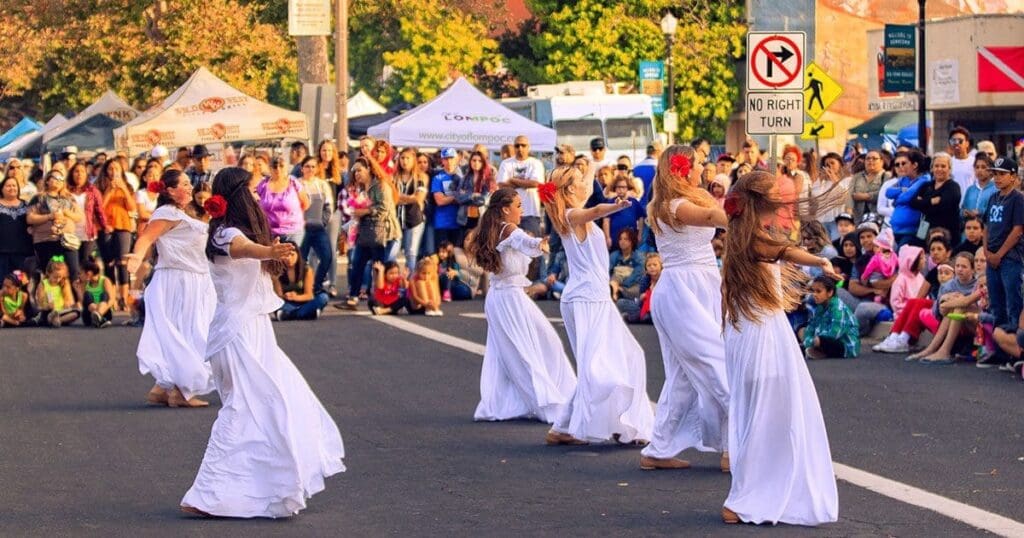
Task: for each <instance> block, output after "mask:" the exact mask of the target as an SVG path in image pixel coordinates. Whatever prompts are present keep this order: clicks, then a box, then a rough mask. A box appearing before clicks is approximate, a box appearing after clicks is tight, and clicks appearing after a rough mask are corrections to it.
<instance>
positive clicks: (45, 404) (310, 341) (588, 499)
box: [0, 301, 1024, 537]
mask: <svg viewBox="0 0 1024 538" xmlns="http://www.w3.org/2000/svg"><path fill="white" fill-rule="evenodd" d="M542 307H543V309H544V310H545V312H546V313H547V314H548V315H549V316H551V317H558V305H557V304H556V303H542ZM482 310H483V303H482V302H481V301H475V302H471V303H462V304H449V305H445V312H446V315H445V316H444V317H441V318H427V317H415V318H412V317H405V318H403V319H404V320H406V321H411V322H413V323H415V324H417V325H419V326H422V327H427V328H431V329H434V330H437V331H441V332H443V333H445V334H448V335H451V337H456V338H460V339H464V340H468V341H471V342H475V343H478V344H483V343H484V342H485V338H486V322H485V321H484V320H483V319H481V318H480V317H479V313H480V312H482ZM274 326H275V329H276V333H277V336H278V340H279V343H280V345H281V347H282V348H283V349H284V350H285V351H286V352H287V353H288V354H289V355H290V356H291V358H292V360H293V361H294V362H295V363H296V364H297V365H298V367H299V369H300V370H301V371H302V372H303V374H304V375H305V376H306V379H307V380H308V381H309V383H310V385H311V386H312V387H313V390H314V392H316V394H317V395H318V396H319V397H320V399H321V401H322V402H323V403H324V405H325V407H326V408H327V410H328V411H329V412H330V413H331V415H332V416H333V417H334V418H335V420H336V421H337V423H338V426H339V428H340V429H341V432H342V436H343V437H344V440H345V444H346V451H347V457H346V461H345V463H346V465H347V466H348V468H349V470H348V471H347V472H345V473H343V474H340V475H337V476H335V477H333V478H331V479H329V480H328V482H327V489H326V491H324V492H322V493H320V494H318V495H316V496H315V497H313V498H312V499H311V500H310V501H309V504H308V508H307V509H306V510H305V511H303V512H302V513H300V514H299V515H298V516H297V517H293V518H289V519H284V520H226V519H214V520H204V519H196V518H191V517H188V516H186V515H184V514H182V513H180V512H179V511H178V503H179V501H180V499H181V496H182V495H183V494H184V492H185V491H186V490H187V489H188V487H189V486H190V485H191V482H192V479H193V478H194V475H195V472H196V469H197V468H198V465H199V462H200V460H201V458H202V455H203V451H204V449H205V446H206V441H207V438H208V436H209V431H210V427H211V425H212V423H213V420H214V418H215V416H216V413H217V403H218V400H217V398H216V396H213V397H212V401H213V403H214V405H212V406H211V407H209V408H206V409H169V408H153V407H147V406H146V405H145V403H144V398H145V394H146V391H147V390H148V389H149V388H150V387H151V386H152V379H150V378H145V377H142V376H141V375H139V373H138V367H137V361H136V359H135V356H134V350H135V345H136V343H137V339H138V335H139V329H130V328H122V327H116V328H110V329H107V330H93V329H85V328H80V327H74V328H64V329H60V330H53V329H21V330H4V331H3V332H2V333H0V338H2V340H0V341H2V342H3V346H2V347H3V355H2V357H3V359H2V363H3V367H4V375H3V377H2V378H0V406H2V409H3V411H2V412H0V432H2V436H0V484H2V486H3V487H0V506H2V507H3V514H2V516H0V534H2V535H3V536H158V535H159V536H166V535H168V534H173V535H177V536H186V535H187V536H243V535H244V536H247V537H255V536H451V535H454V536H468V535H481V536H513V535H524V534H529V535H533V536H568V535H580V536H593V535H611V536H707V535H717V536H751V535H761V534H763V535H772V536H943V537H945V536H979V535H985V534H987V533H986V532H984V531H982V530H979V529H976V528H974V527H972V526H970V525H968V524H965V523H962V522H960V521H957V520H955V519H953V518H951V517H948V515H947V514H944V513H938V512H936V511H934V510H929V509H925V508H920V507H917V506H912V505H910V504H905V503H903V502H900V501H899V500H896V499H894V498H891V497H889V496H885V495H881V494H879V493H875V492H872V491H869V490H868V489H863V488H861V487H859V486H855V485H852V484H850V483H848V482H845V481H840V482H839V496H840V520H839V522H837V523H835V524H832V525H827V526H823V527H819V528H814V529H808V528H801V527H792V526H785V525H779V526H776V527H769V526H759V527H755V526H750V525H743V526H728V527H727V526H725V525H723V524H722V523H721V521H720V519H719V509H720V507H721V505H722V501H723V500H724V498H725V496H726V494H727V492H728V489H729V476H728V475H725V474H722V473H721V472H719V470H718V466H717V462H718V459H717V458H718V457H717V455H712V454H699V453H695V452H694V453H686V454H684V457H686V458H687V459H690V460H691V461H692V462H693V463H694V467H693V468H692V469H689V470H685V471H678V472H676V471H658V472H645V471H641V470H639V468H638V459H639V450H638V449H636V448H625V447H619V446H584V447H571V448H564V447H548V446H545V445H544V443H543V437H544V432H545V431H546V429H547V427H546V425H544V424H541V423H538V422H531V421H513V422H504V423H475V422H473V420H472V414H473V410H474V408H475V406H476V403H477V399H478V396H479V392H478V380H479V367H480V361H481V359H480V356H479V355H477V354H475V353H473V352H471V351H466V350H464V349H460V348H457V347H452V346H449V345H446V344H443V343H440V342H436V341H434V340H430V339H426V338H424V337H422V336H420V335H416V334H412V333H409V332H406V331H402V330H399V329H396V328H394V327H391V326H388V325H385V324H383V323H381V322H379V321H377V320H375V319H372V318H371V317H369V316H364V315H351V314H343V313H340V312H338V311H333V312H329V313H328V315H326V316H325V317H323V318H322V319H320V320H319V321H316V322H287V323H276V324H275V325H274ZM556 328H557V329H558V330H559V332H560V333H562V334H563V337H564V331H563V329H562V327H561V325H560V324H557V323H556ZM632 330H633V331H634V334H635V335H636V336H637V338H638V339H639V341H640V342H641V344H642V345H643V346H644V348H645V350H646V351H647V364H648V379H649V384H648V391H649V393H650V396H651V398H652V399H655V400H656V399H657V396H658V393H659V391H660V389H661V385H662V382H663V380H664V374H663V367H662V362H661V356H660V353H659V350H658V345H657V336H656V333H655V331H654V328H653V327H650V326H634V327H633V328H632ZM810 368H811V373H812V375H813V377H814V380H815V383H816V386H817V389H818V394H819V396H820V399H821V402H822V407H823V411H824V415H825V421H826V425H827V427H828V432H829V438H830V442H831V446H832V456H833V460H834V461H836V462H839V463H842V464H844V465H848V466H851V467H855V468H857V469H860V470H863V471H867V472H870V473H873V474H876V475H879V476H882V477H885V478H887V479H890V480H895V481H898V482H900V483H903V484H907V485H910V486H914V487H917V488H921V489H923V490H926V491H928V492H931V493H934V494H938V495H941V496H944V497H947V498H949V499H952V500H954V501H957V502H960V503H965V504H967V505H970V506H973V507H976V508H979V509H981V510H985V511H988V512H991V513H994V514H999V515H1002V516H1005V517H1008V518H1011V519H1014V520H1017V521H1022V520H1024V511H1022V509H1021V508H1022V502H1024V442H1022V441H1024V440H1022V438H1021V436H1022V425H1024V406H1022V405H1021V404H1022V402H1024V383H1022V382H1021V381H1020V380H1019V379H1014V378H1012V377H1010V376H1009V375H1008V374H1004V373H1001V372H995V371H992V370H980V369H977V368H974V367H973V365H969V364H959V365H953V366H946V367H929V366H922V365H918V364H915V363H905V362H903V361H902V360H900V358H899V357H895V356H892V355H876V354H866V355H864V356H863V357H861V358H859V359H856V360H847V361H821V362H815V363H813V364H811V365H810ZM940 512H941V510H940Z"/></svg>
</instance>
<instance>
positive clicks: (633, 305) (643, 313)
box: [615, 252, 662, 323]
mask: <svg viewBox="0 0 1024 538" xmlns="http://www.w3.org/2000/svg"><path fill="white" fill-rule="evenodd" d="M644 267H645V268H646V275H645V276H644V279H643V281H642V282H641V284H640V290H641V291H640V297H639V298H637V299H628V298H625V297H624V298H622V299H619V300H618V301H617V302H616V303H615V305H616V306H617V307H618V308H619V312H621V313H622V318H623V319H625V320H626V322H627V323H652V320H651V293H653V292H654V285H655V284H657V283H658V278H660V277H661V269H662V267H661V256H660V255H659V254H658V253H657V252H651V253H650V254H648V255H647V257H646V258H645V261H644Z"/></svg>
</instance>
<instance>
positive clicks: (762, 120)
mask: <svg viewBox="0 0 1024 538" xmlns="http://www.w3.org/2000/svg"><path fill="white" fill-rule="evenodd" d="M803 132H804V94H803V93H802V92H798V91H797V92H747V134H752V135H755V134H801V133H803Z"/></svg>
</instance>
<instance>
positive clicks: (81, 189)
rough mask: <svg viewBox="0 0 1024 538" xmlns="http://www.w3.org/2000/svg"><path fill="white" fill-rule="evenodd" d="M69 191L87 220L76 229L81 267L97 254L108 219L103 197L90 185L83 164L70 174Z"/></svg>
mask: <svg viewBox="0 0 1024 538" xmlns="http://www.w3.org/2000/svg"><path fill="white" fill-rule="evenodd" d="M69 176H70V179H69V181H68V191H70V192H71V195H72V196H73V197H74V198H75V204H76V205H78V209H79V211H81V212H82V214H83V215H85V220H84V221H83V222H82V223H80V224H79V225H78V226H77V227H75V234H77V235H78V238H79V239H81V240H82V246H81V247H79V249H78V262H79V265H81V264H82V263H85V261H86V260H87V259H88V258H89V256H92V255H93V254H95V253H96V239H97V238H98V237H99V234H100V232H101V231H103V229H104V228H106V227H107V217H106V215H104V214H103V197H102V196H101V195H100V191H99V189H97V188H96V186H95V185H93V184H92V183H89V169H88V167H86V166H85V163H83V162H77V163H75V165H74V166H72V167H71V172H70V173H69Z"/></svg>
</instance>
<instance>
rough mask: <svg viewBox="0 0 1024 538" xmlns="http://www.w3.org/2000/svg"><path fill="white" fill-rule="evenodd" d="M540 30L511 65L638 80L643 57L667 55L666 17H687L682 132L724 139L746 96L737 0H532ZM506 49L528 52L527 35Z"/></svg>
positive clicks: (531, 79)
mask: <svg viewBox="0 0 1024 538" xmlns="http://www.w3.org/2000/svg"><path fill="white" fill-rule="evenodd" d="M529 5H530V7H531V9H532V10H533V13H534V14H535V16H536V17H537V21H536V26H535V28H536V29H537V30H538V33H537V34H536V35H532V36H527V38H526V40H527V41H528V43H529V45H530V47H529V51H528V52H526V53H520V54H519V55H512V54H510V56H512V57H510V59H509V66H510V67H511V68H512V69H513V71H515V72H516V73H518V74H519V75H520V77H522V78H523V80H524V81H526V82H528V83H531V84H538V83H557V82H564V81H568V80H603V81H606V82H623V81H635V80H636V78H637V67H638V65H639V62H640V61H641V60H654V59H661V58H664V56H665V48H666V46H665V37H664V35H662V32H661V28H660V19H661V17H662V15H663V14H664V13H665V12H666V11H667V10H669V9H670V8H671V10H672V11H673V13H675V14H676V15H677V16H678V17H679V27H678V30H677V33H676V39H675V46H674V47H673V50H672V59H673V63H674V75H675V76H674V79H675V88H676V108H677V111H678V112H679V115H680V130H681V132H680V135H681V136H683V137H685V138H689V137H692V136H695V135H697V134H700V135H703V136H707V137H709V138H712V139H721V138H723V137H724V134H725V126H726V123H727V120H728V118H729V116H730V115H731V114H732V111H733V108H734V106H735V102H736V99H737V97H738V88H737V87H736V84H735V73H734V69H735V66H734V63H735V60H736V59H738V58H739V57H740V56H742V54H743V36H744V34H745V32H746V28H745V27H744V26H743V24H742V23H741V22H740V21H741V20H742V16H743V7H742V4H741V3H740V2H738V1H737V0H726V1H714V0H683V1H682V2H679V1H665V0H626V1H620V2H616V1H612V0H579V1H565V0H532V1H531V2H529ZM518 39H519V40H518V41H517V39H516V37H515V36H511V38H508V37H507V38H506V39H504V40H503V50H505V51H506V53H507V54H508V53H510V52H511V51H516V50H518V51H522V49H523V47H522V46H521V43H522V37H519V38H518Z"/></svg>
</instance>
